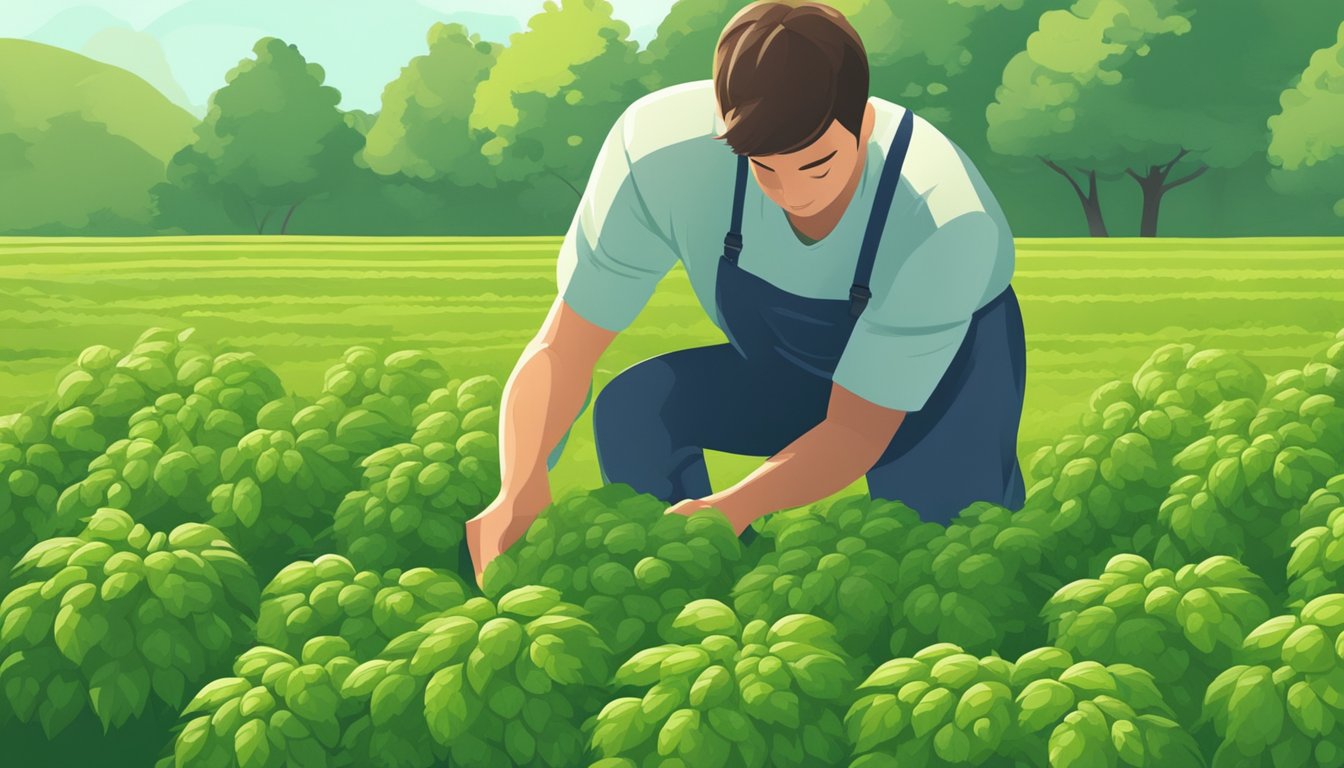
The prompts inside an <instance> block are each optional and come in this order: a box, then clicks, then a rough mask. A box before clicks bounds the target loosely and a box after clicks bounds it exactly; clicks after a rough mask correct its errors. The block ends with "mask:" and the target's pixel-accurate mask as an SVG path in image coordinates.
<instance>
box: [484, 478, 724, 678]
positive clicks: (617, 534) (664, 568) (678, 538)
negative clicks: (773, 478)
mask: <svg viewBox="0 0 1344 768" xmlns="http://www.w3.org/2000/svg"><path fill="white" fill-rule="evenodd" d="M666 510H667V504H666V503H665V502H663V501H661V500H660V499H658V498H656V497H654V496H652V495H649V494H644V493H637V492H636V491H635V490H634V489H633V488H631V487H630V486H629V485H626V484H625V483H612V484H609V485H606V486H603V487H601V488H598V489H596V490H593V491H585V492H578V491H575V492H571V493H569V494H567V495H565V496H564V497H562V498H561V499H559V500H557V501H556V502H555V503H554V504H552V505H550V506H548V507H547V508H546V509H545V510H543V511H542V512H541V514H540V515H539V516H538V517H537V519H536V521H534V522H533V523H532V526H531V527H530V528H529V529H528V531H527V533H526V534H525V535H524V537H523V538H522V539H521V540H520V541H519V542H517V543H516V544H514V546H512V547H510V548H509V551H508V552H505V553H504V554H502V555H501V556H499V557H498V558H496V559H494V560H492V561H491V562H490V564H489V565H488V566H487V567H486V569H485V573H484V575H483V582H484V588H485V594H486V595H492V596H493V595H500V594H502V593H504V592H505V591H507V590H509V589H514V588H516V587H519V586H523V585H526V584H539V585H543V586H547V587H552V588H554V589H557V590H559V592H560V594H561V595H563V596H564V599H565V600H568V601H570V602H573V603H576V604H578V605H581V606H583V608H584V610H585V611H586V614H587V616H588V618H589V620H590V621H591V622H592V623H593V625H594V626H596V627H598V628H599V629H600V630H601V632H602V636H603V638H605V639H606V641H607V642H608V644H610V645H611V647H612V650H613V651H614V652H616V653H618V654H623V653H625V652H626V651H628V650H630V649H632V648H636V647H640V646H643V645H647V644H648V643H650V642H653V641H655V640H656V639H657V638H658V637H660V636H661V635H662V634H663V632H665V631H666V630H667V628H668V627H669V626H670V624H671V621H672V619H673V617H675V616H676V612H677V611H679V610H681V608H682V607H684V606H685V605H686V604H687V603H688V602H690V601H691V599H692V598H693V597H697V596H724V595H726V594H727V593H728V589H729V586H730V584H731V583H732V573H733V567H734V566H735V565H736V563H737V562H738V558H739V557H740V556H741V542H740V540H739V539H738V538H737V536H735V535H734V533H733V528H732V525H731V524H730V523H729V522H728V520H727V518H725V517H724V516H723V513H722V512H720V511H718V510H715V509H704V510H700V511H697V512H695V513H694V514H691V515H689V516H688V515H669V514H665V512H666Z"/></svg>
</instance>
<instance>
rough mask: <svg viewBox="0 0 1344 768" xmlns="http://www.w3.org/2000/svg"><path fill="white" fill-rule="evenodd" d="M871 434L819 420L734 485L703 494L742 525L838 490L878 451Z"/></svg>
mask: <svg viewBox="0 0 1344 768" xmlns="http://www.w3.org/2000/svg"><path fill="white" fill-rule="evenodd" d="M871 443H872V440H871V436H870V435H866V434H861V433H859V432H858V431H857V430H855V429H854V428H851V427H847V426H845V425H843V424H840V423H838V422H834V421H828V420H822V421H821V423H819V424H817V426H815V427H813V428H812V429H810V430H808V431H807V432H805V433H803V434H802V435H801V436H799V437H798V439H797V440H794V441H793V442H792V443H789V445H788V446H786V447H785V448H784V449H783V450H781V451H780V452H779V453H776V454H775V455H774V456H771V457H770V458H769V459H767V460H766V461H765V463H764V464H762V465H761V466H760V467H759V468H757V469H756V471H754V472H752V473H751V474H750V475H747V477H745V478H744V479H743V480H742V481H741V482H739V483H737V484H736V485H734V486H732V487H729V488H725V489H724V490H722V491H719V492H718V493H714V494H711V495H709V496H706V497H705V500H706V501H708V502H710V503H711V504H713V505H714V506H715V507H716V508H718V509H719V510H720V511H722V512H723V513H724V514H725V515H726V516H727V517H728V518H729V519H730V520H733V521H734V522H737V523H739V525H741V526H745V525H748V524H750V523H751V522H752V521H753V520H755V519H756V518H758V517H760V516H761V515H764V514H767V513H769V512H774V511H776V510H780V509H789V508H791V507H799V506H802V505H804V504H810V503H812V502H814V501H817V500H818V499H823V498H825V497H827V496H829V495H831V494H833V493H835V492H837V491H840V490H842V489H844V488H846V487H847V486H849V484H850V483H852V482H854V481H855V480H857V479H858V478H859V477H861V476H863V475H864V474H865V473H866V472H867V471H868V470H869V469H871V468H872V466H873V464H874V463H875V462H876V461H877V459H878V457H879V456H880V454H881V450H880V449H878V448H877V447H876V446H872V445H870V444H871Z"/></svg>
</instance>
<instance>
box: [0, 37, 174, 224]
mask: <svg viewBox="0 0 1344 768" xmlns="http://www.w3.org/2000/svg"><path fill="white" fill-rule="evenodd" d="M0 72H27V73H40V75H41V76H40V77H12V78H6V79H5V82H4V85H3V87H0V234H4V233H8V234H19V233H26V234H62V233H70V232H72V231H79V230H82V229H84V228H86V227H90V228H93V229H97V230H99V231H100V233H102V234H133V233H140V232H147V231H148V230H149V226H148V225H149V221H150V214H151V210H152V209H151V201H150V196H149V189H150V187H152V186H153V185H154V184H156V183H158V182H159V181H162V180H163V178H164V167H165V165H166V164H167V162H168V160H169V159H170V158H171V157H172V156H173V154H174V153H176V152H177V151H178V150H179V149H181V148H182V147H184V146H186V145H187V144H190V143H191V141H192V139H193V138H194V134H193V133H192V128H193V127H194V126H195V125H196V123H197V120H196V118H195V117H193V116H192V115H191V114H190V113H188V112H187V111H186V110H184V109H182V108H181V107H179V106H177V105H176V104H173V103H172V102H171V101H169V100H168V99H167V97H165V96H164V95H163V94H162V93H159V92H158V91H157V90H155V89H154V87H153V86H151V85H150V84H149V83H147V82H145V81H144V80H142V79H141V78H139V77H137V76H136V75H134V74H132V73H130V72H127V71H126V70H124V69H120V68H118V67H114V66H111V65H109V64H104V63H102V62H98V61H94V60H93V59H90V58H88V57H86V56H81V55H79V54H77V53H72V52H70V51H67V50H64V49H61V48H56V47H53V46H50V45H44V44H42V43H34V42H31V41H28V40H16V39H12V38H0Z"/></svg>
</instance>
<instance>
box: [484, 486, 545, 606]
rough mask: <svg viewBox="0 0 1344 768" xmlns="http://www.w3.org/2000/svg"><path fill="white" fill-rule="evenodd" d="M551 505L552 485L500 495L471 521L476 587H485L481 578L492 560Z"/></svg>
mask: <svg viewBox="0 0 1344 768" xmlns="http://www.w3.org/2000/svg"><path fill="white" fill-rule="evenodd" d="M550 504H551V489H550V485H549V483H546V484H545V486H544V488H542V489H540V490H536V489H534V490H533V491H532V492H531V493H524V494H517V495H515V494H506V493H504V492H503V491H501V492H500V494H499V495H498V496H496V497H495V500H494V501H492V502H490V505H489V506H487V507H486V508H485V509H483V510H481V513H480V514H478V515H476V516H475V517H473V518H471V519H470V520H468V521H467V526H466V538H467V551H468V552H470V553H471V565H472V569H473V570H474V571H475V577H476V586H477V587H481V586H483V585H482V583H481V577H482V575H483V574H484V573H485V568H486V566H488V565H489V564H490V562H491V561H492V560H494V559H495V558H496V557H499V555H500V554H501V553H503V552H505V551H507V550H508V548H509V547H511V546H513V544H514V543H515V542H516V541H518V539H520V538H522V536H523V534H524V533H526V532H527V529H528V527H529V526H531V525H532V521H533V520H535V519H536V518H537V515H539V514H541V511H542V510H543V509H545V508H546V507H547V506H549V505H550Z"/></svg>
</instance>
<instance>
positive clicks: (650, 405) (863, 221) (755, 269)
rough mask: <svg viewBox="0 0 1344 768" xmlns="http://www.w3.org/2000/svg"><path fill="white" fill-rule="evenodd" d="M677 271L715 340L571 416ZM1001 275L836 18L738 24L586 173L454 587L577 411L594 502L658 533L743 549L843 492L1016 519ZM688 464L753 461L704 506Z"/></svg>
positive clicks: (1007, 246)
mask: <svg viewBox="0 0 1344 768" xmlns="http://www.w3.org/2000/svg"><path fill="white" fill-rule="evenodd" d="M748 171H750V173H748ZM678 261H680V262H681V263H682V264H683V265H684V267H685V270H686V273H687V275H688V277H689V279H690V283H691V287H692V289H693V291H694V293H695V295H696V297H697V299H698V301H699V303H700V304H701V306H702V307H703V308H704V310H705V311H706V313H707V315H708V316H709V318H710V319H711V320H712V321H713V322H714V323H715V325H717V326H718V328H719V329H721V330H722V331H723V333H724V336H725V339H726V341H725V342H724V343H719V344H711V345H708V346H701V347H695V348H691V349H681V350H675V351H672V352H668V353H666V354H661V355H658V356H656V357H652V358H650V359H648V360H644V361H642V362H639V363H637V364H635V365H632V366H630V367H628V368H626V369H625V370H623V371H621V372H620V373H619V374H618V375H616V376H615V377H614V378H613V379H612V380H611V381H610V382H609V383H608V384H607V385H606V386H605V387H603V388H602V390H601V391H600V392H599V393H598V395H597V397H596V400H595V401H594V400H593V398H592V391H593V390H592V384H591V379H592V373H593V370H594V368H595V366H596V363H597V360H598V358H599V357H600V356H601V354H602V353H603V351H605V350H606V348H607V346H608V345H609V344H610V342H611V340H612V338H613V337H614V336H615V335H616V334H617V333H619V332H620V331H621V330H623V329H625V328H626V327H627V326H629V325H630V323H631V322H632V321H633V320H634V319H635V317H636V316H637V315H638V314H639V312H640V311H641V309H642V308H643V307H644V306H645V305H646V303H647V302H648V300H649V298H650V297H651V295H652V293H653V291H654V288H655V286H656V285H657V284H658V282H659V281H660V280H661V278H662V277H663V276H664V275H665V274H666V273H667V272H668V270H669V269H670V268H671V267H672V266H673V265H674V264H675V263H676V262H678ZM1013 263H1014V247H1013V239H1012V233H1011V231H1010V229H1009V227H1008V224H1007V222H1006V221H1005V218H1004V214H1003V211H1002V210H1001V208H1000V207H999V205H998V203H997V201H996V200H995V198H994V195H993V194H992V193H991V192H990V190H989V188H988V187H987V185H986V184H985V181H984V179H983V178H982V177H981V175H980V173H979V172H978V171H977V169H976V168H975V165H974V164H973V163H972V162H971V160H970V159H969V158H968V157H967V156H966V155H965V153H964V152H962V150H961V149H960V148H959V147H958V146H957V145H956V144H954V143H953V142H952V141H951V140H950V139H949V138H948V137H946V136H945V135H943V134H942V133H941V132H940V131H939V130H938V129H937V128H935V127H934V126H933V125H932V124H930V123H929V122H927V121H925V120H924V119H923V118H921V117H920V116H918V115H916V114H914V113H913V112H912V111H911V110H910V109H909V108H906V107H903V106H901V105H899V104H897V103H895V102H892V101H889V100H886V99H883V98H878V97H873V96H870V94H869V74H868V62H867V55H866V52H865V50H864V48H863V44H862V42H861V40H860V38H859V36H858V34H857V33H855V31H854V29H853V28H852V27H851V25H850V24H849V23H848V21H847V20H846V19H845V18H844V16H843V15H841V14H840V13H839V12H837V11H836V10H834V9H833V8H830V7H829V6H826V5H823V4H820V3H800V4H794V3H781V2H757V3H753V4H751V5H748V6H746V7H744V8H743V9H742V10H741V11H739V12H738V13H737V14H736V15H734V16H733V18H732V19H731V21H729V23H728V24H727V26H725V28H724V30H723V32H722V33H721V35H720V37H719V40H718V44H717V46H716V50H715V55H714V61H713V77H712V79H710V80H702V81H696V82H690V83H683V84H679V85H673V86H670V87H666V88H663V89H661V90H658V91H655V92H653V93H650V94H648V95H645V96H643V97H641V98H640V99H638V100H636V101H635V102H634V103H632V104H631V105H630V106H629V107H628V108H627V109H626V110H625V111H624V113H623V114H622V115H621V116H620V118H619V119H618V120H617V121H616V122H615V124H614V125H613V126H612V128H611V130H610V132H609V133H608V135H607V137H606V139H605V141H604V143H603V145H602V147H601V149H600V151H599V154H598V157H597V160H596V162H595V164H594V167H593V171H592V174H591V176H590V178H589V180H588V184H587V186H586V188H585V189H584V191H583V195H582V198H581V201H580V203H579V206H578V209H577V211H576V212H575V215H574V218H573V221H572V223H571V225H570V227H569V230H568V232H567V233H566V235H565V239H564V242H563V245H562V246H561V248H560V252H559V257H558V266H557V286H558V291H557V297H556V300H555V302H554V304H553V306H552V307H551V309H550V312H549V314H548V315H547V317H546V319H545V321H544V323H543V325H542V327H541V329H540V331H539V332H538V334H537V336H536V337H535V338H534V339H533V340H532V341H531V342H530V343H529V344H528V345H527V347H526V349H525V350H524V351H523V354H522V357H521V359H520V360H519V363H518V365H517V366H516V368H515V370H514V372H513V373H512V375H511V376H510V379H509V381H508V383H507V385H506V388H505V394H504V398H503V403H502V406H501V417H500V452H501V490H500V492H499V495H498V497H497V498H496V499H495V500H494V501H493V502H492V503H491V504H490V505H489V506H488V507H486V508H485V510H484V511H483V512H481V514H479V515H477V516H476V517H475V518H473V519H472V520H471V521H469V522H468V525H467V540H468V549H469V552H470V556H471V559H472V561H473V567H474V568H475V569H476V572H477V578H478V579H479V578H480V574H481V572H482V571H483V569H484V568H485V566H486V565H487V564H488V563H489V562H490V560H492V559H493V558H494V557H495V556H497V555H498V554H499V553H500V552H501V551H503V550H504V549H507V548H508V547H509V546H510V545H511V544H512V543H513V542H514V541H516V540H517V539H518V538H519V537H520V536H521V535H522V534H523V533H524V532H525V531H526V529H527V526H528V525H529V524H530V523H531V521H532V519H534V518H535V517H536V515H537V514H539V513H540V511H541V510H542V509H544V508H545V506H546V505H547V504H549V503H551V501H552V499H551V495H550V487H549V481H548V478H547V470H548V469H550V468H551V467H553V466H554V463H555V460H556V459H557V458H558V455H559V451H560V450H562V449H563V445H564V440H565V438H566V437H567V436H568V433H569V429H570V427H571V426H572V424H573V423H574V422H575V421H576V420H577V418H578V416H579V415H581V414H582V412H583V411H584V410H585V409H586V408H587V406H588V404H589V403H590V402H592V405H593V414H592V418H593V431H594V439H595V443H596V450H597V458H598V465H599V468H600V471H601V474H602V479H603V481H604V482H606V483H628V484H629V485H630V486H632V487H633V488H634V489H635V490H636V491H639V492H643V493H649V494H653V495H655V496H656V497H658V498H660V499H662V500H664V501H666V502H668V503H669V504H671V505H672V506H670V507H669V509H668V510H667V511H668V513H677V514H689V513H691V512H694V511H696V510H697V509H702V508H705V507H714V508H716V509H718V510H720V511H721V512H723V513H724V514H725V515H726V516H727V517H728V519H729V520H730V521H731V522H732V524H733V526H734V529H735V530H736V531H737V532H738V533H739V535H742V536H743V537H744V538H747V536H748V535H749V534H750V532H751V531H750V529H749V526H750V524H751V522H752V521H753V520H755V519H757V518H758V517H760V516H762V515H764V514H768V513H770V512H772V511H776V510H780V509H786V508H791V507H796V506H802V505H805V504H809V503H812V502H813V501H816V500H819V499H823V498H825V497H827V496H829V495H831V494H832V493H835V492H837V491H840V490H843V489H844V488H846V487H848V486H849V485H850V484H851V483H853V482H854V481H856V480H857V479H858V478H859V477H860V476H865V477H866V480H867V486H868V492H869V495H870V497H872V498H874V499H879V498H880V499H891V500H898V501H901V502H903V503H905V504H908V505H909V506H910V507H912V508H913V509H914V510H916V511H917V512H918V513H919V514H920V516H921V518H923V519H927V520H934V521H938V522H942V523H946V522H947V521H949V520H950V519H951V518H952V517H953V516H954V515H955V514H956V513H957V512H958V511H960V510H961V509H963V508H965V507H966V506H968V505H969V504H971V503H972V502H976V501H989V502H993V503H996V504H1002V505H1004V506H1007V507H1009V508H1012V509H1020V508H1021V506H1022V503H1023V501H1024V496H1025V489H1024V483H1023V479H1022V474H1021V468H1020V465H1019V463H1018V457H1017V434H1018V426H1019V423H1020V421H1021V413H1022V400H1023V394H1024V388H1025V373H1026V367H1025V366H1026V346H1025V340H1024V329H1023V324H1022V317H1021V312H1020V310H1019V307H1018V302H1017V298H1016V295H1015V293H1014V291H1013V289H1012V287H1011V285H1010V281H1011V277H1012V272H1013ZM585 387H586V394H585ZM706 449H710V450H716V451H723V452H727V453H733V454H741V455H748V456H760V457H768V458H767V460H766V461H765V462H764V463H763V464H762V465H761V467H760V468H758V469H757V470H756V471H754V472H752V473H751V474H750V475H749V476H747V477H746V478H745V479H743V480H742V481H741V482H739V483H737V484H735V485H733V486H732V487H730V488H725V489H723V490H720V491H717V492H715V491H713V489H712V488H711V487H710V483H709V476H708V472H707V470H706V467H705V458H704V451H705V450H706ZM548 451H549V452H550V454H549V457H548V458H547V460H546V463H545V465H543V457H545V456H547V452H548Z"/></svg>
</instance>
